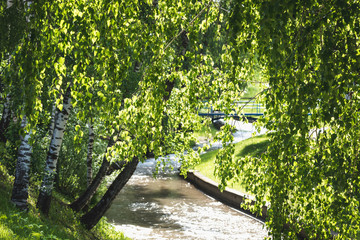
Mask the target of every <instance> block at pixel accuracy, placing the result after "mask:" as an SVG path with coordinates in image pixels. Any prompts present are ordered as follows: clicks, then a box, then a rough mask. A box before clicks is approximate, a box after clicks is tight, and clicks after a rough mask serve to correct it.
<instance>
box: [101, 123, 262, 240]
mask: <svg viewBox="0 0 360 240" xmlns="http://www.w3.org/2000/svg"><path fill="white" fill-rule="evenodd" d="M237 128H238V129H239V130H240V131H238V132H237V133H235V134H234V137H235V141H240V140H242V139H245V138H248V137H250V136H251V133H252V132H253V131H254V128H253V127H252V126H251V125H241V126H237ZM217 147H220V146H217ZM168 157H169V158H170V159H172V165H173V166H174V168H173V169H171V168H166V169H165V170H164V171H163V172H161V173H159V175H158V176H157V178H156V179H154V178H153V177H152V173H153V170H154V168H155V165H156V162H155V160H154V159H148V160H146V161H145V162H144V163H140V164H139V165H138V167H137V169H136V171H135V173H134V175H133V176H132V177H131V179H130V180H129V182H128V183H127V184H126V186H125V187H124V188H123V189H122V190H121V192H120V193H119V195H118V196H117V198H116V199H115V200H114V202H113V204H112V206H111V208H110V209H109V210H108V211H107V213H106V216H107V218H108V221H109V222H111V223H113V224H114V225H115V227H116V229H118V230H119V231H122V232H124V234H125V235H126V236H128V237H130V238H133V239H159V240H160V239H264V237H266V236H267V231H266V229H265V228H264V224H263V223H262V222H260V221H258V220H257V219H254V218H252V217H251V216H248V215H246V214H244V213H242V212H240V211H237V210H235V209H233V208H230V207H228V206H226V205H224V204H222V203H220V202H218V201H216V200H214V199H213V198H211V197H209V196H207V195H206V194H204V193H203V192H201V191H199V190H197V189H196V188H195V187H194V186H192V185H191V184H190V183H188V182H186V181H185V180H183V179H182V178H181V177H179V176H178V171H177V169H178V167H179V166H178V163H177V162H176V160H175V159H174V156H173V155H169V156H168Z"/></svg>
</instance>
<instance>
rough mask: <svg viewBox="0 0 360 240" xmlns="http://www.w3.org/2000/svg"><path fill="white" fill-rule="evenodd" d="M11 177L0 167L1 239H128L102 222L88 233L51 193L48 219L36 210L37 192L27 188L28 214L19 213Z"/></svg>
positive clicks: (63, 200) (57, 195) (56, 196)
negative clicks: (12, 192) (14, 199)
mask: <svg viewBox="0 0 360 240" xmlns="http://www.w3.org/2000/svg"><path fill="white" fill-rule="evenodd" d="M13 180H14V179H13V177H12V176H10V175H9V174H8V173H7V171H6V169H5V168H4V167H3V166H2V165H0V195H1V198H0V239H53V240H55V239H74V240H77V239H84V240H92V239H114V240H115V239H120V240H121V239H128V238H126V237H124V235H123V234H122V233H120V232H117V231H116V230H115V229H114V227H113V226H112V225H111V224H109V223H107V221H106V219H105V218H103V219H102V220H101V221H100V222H99V223H98V224H97V225H96V227H94V228H93V229H92V230H91V231H88V230H86V229H85V228H84V227H83V226H82V225H81V224H80V222H79V221H78V220H77V219H78V218H79V216H77V214H75V213H74V212H73V211H72V210H71V209H70V208H68V207H67V206H66V205H65V204H64V202H65V203H66V200H65V199H64V198H63V196H61V195H60V194H58V193H56V192H55V193H54V194H53V195H54V198H53V200H52V207H51V209H50V213H49V217H43V216H42V215H41V214H40V213H39V211H38V210H37V209H36V208H35V202H36V196H37V194H36V190H35V189H34V188H33V187H31V186H30V196H29V200H28V202H29V211H27V212H24V211H20V210H18V209H17V208H16V207H15V205H14V204H12V203H11V201H10V198H11V190H12V185H13Z"/></svg>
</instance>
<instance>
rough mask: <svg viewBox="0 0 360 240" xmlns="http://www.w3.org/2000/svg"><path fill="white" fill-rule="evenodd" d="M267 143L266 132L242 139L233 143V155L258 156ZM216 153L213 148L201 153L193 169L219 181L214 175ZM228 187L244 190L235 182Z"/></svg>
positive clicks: (237, 156)
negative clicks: (197, 163) (198, 161)
mask: <svg viewBox="0 0 360 240" xmlns="http://www.w3.org/2000/svg"><path fill="white" fill-rule="evenodd" d="M269 143H270V141H269V136H268V135H267V134H264V135H260V136H256V137H252V138H249V139H246V140H243V141H241V142H238V143H236V144H235V153H234V157H235V158H242V157H245V156H259V155H261V153H263V152H264V151H265V150H266V148H267V146H268V145H269ZM217 153H218V150H214V151H211V152H207V153H205V154H203V155H201V163H200V164H199V165H197V166H196V167H195V170H198V171H199V172H200V173H201V174H203V175H204V176H206V177H208V178H210V179H212V180H213V181H215V182H220V180H219V179H218V178H217V177H216V176H215V175H214V171H215V158H216V154H217ZM229 187H231V188H233V189H235V190H238V191H242V192H245V191H244V187H243V186H242V185H240V184H239V183H236V182H235V183H229Z"/></svg>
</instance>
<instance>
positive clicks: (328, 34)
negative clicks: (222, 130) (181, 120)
mask: <svg viewBox="0 0 360 240" xmlns="http://www.w3.org/2000/svg"><path fill="white" fill-rule="evenodd" d="M359 13H360V5H359V3H358V2H357V1H247V0H245V1H234V3H233V7H232V14H231V17H230V21H229V28H230V32H231V42H232V44H233V48H232V51H233V52H232V56H233V58H234V63H235V64H234V67H233V73H234V75H237V74H241V73H242V70H243V69H244V70H246V68H247V65H246V62H248V63H255V62H259V63H260V64H261V66H264V71H263V77H264V78H265V79H268V81H269V89H268V91H266V92H265V94H264V98H265V101H266V107H267V111H266V115H265V116H266V117H265V118H264V119H262V121H263V123H264V125H265V127H266V128H267V129H269V130H272V131H274V135H273V136H272V137H271V145H270V147H269V148H268V152H267V153H266V154H265V155H264V157H263V158H262V159H261V161H258V160H256V159H251V158H245V159H243V160H241V161H240V162H235V164H233V165H232V166H234V169H235V166H236V165H240V166H241V167H242V168H243V169H241V170H242V171H244V172H248V174H247V176H248V179H249V183H251V186H252V191H253V192H254V193H256V196H257V198H258V199H263V198H264V197H265V196H267V200H268V201H269V202H270V204H271V208H270V211H269V214H270V215H269V219H268V221H267V225H268V227H269V228H270V230H271V233H272V236H273V238H275V239H280V238H282V239H293V238H294V237H295V235H296V234H297V233H298V232H299V231H300V230H301V229H304V230H305V231H306V232H307V234H308V238H310V239H317V238H324V239H325V238H330V237H331V231H334V232H336V233H338V238H339V239H350V238H353V237H354V236H355V235H356V234H357V233H358V232H359V230H360V229H359V223H360V214H359V202H360V195H359V191H358V189H359V186H360V181H359V178H358V176H359V169H360V168H359V166H360V165H359V159H358V153H357V152H358V144H359V137H358V136H359V128H358V122H359V111H358V110H359V108H360V106H359V101H358V99H359V96H358V92H359V84H358V72H359V69H360V58H359V57H360V55H359V51H358V49H359V44H360V43H359V41H358V36H359V34H360V28H359V22H360V21H359ZM242 54H245V55H242ZM247 72H248V73H250V72H251V71H250V70H247ZM309 114H310V115H309ZM229 161H231V160H229ZM228 169H230V167H229V168H227V169H224V172H223V173H222V175H224V178H225V179H226V178H227V176H229V175H231V173H229V172H226V171H229V170H228ZM250 172H256V173H258V174H257V175H251V174H250ZM220 174H221V173H220ZM267 193H269V194H268V195H267ZM258 207H260V204H259V206H258ZM285 223H287V224H289V226H290V227H289V228H287V229H284V224H285Z"/></svg>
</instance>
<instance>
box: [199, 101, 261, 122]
mask: <svg viewBox="0 0 360 240" xmlns="http://www.w3.org/2000/svg"><path fill="white" fill-rule="evenodd" d="M235 107H236V108H237V109H241V108H242V113H241V114H239V115H241V116H262V115H264V111H265V109H266V107H265V105H264V104H262V103H259V102H257V101H255V100H246V99H243V100H239V101H235V102H234V109H233V110H234V112H235ZM198 114H199V115H200V116H209V117H212V118H215V117H224V116H225V113H223V112H222V111H219V110H217V109H214V107H213V106H210V107H203V108H201V109H199V110H198ZM239 115H238V113H234V114H229V115H228V116H230V117H240V116H239Z"/></svg>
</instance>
